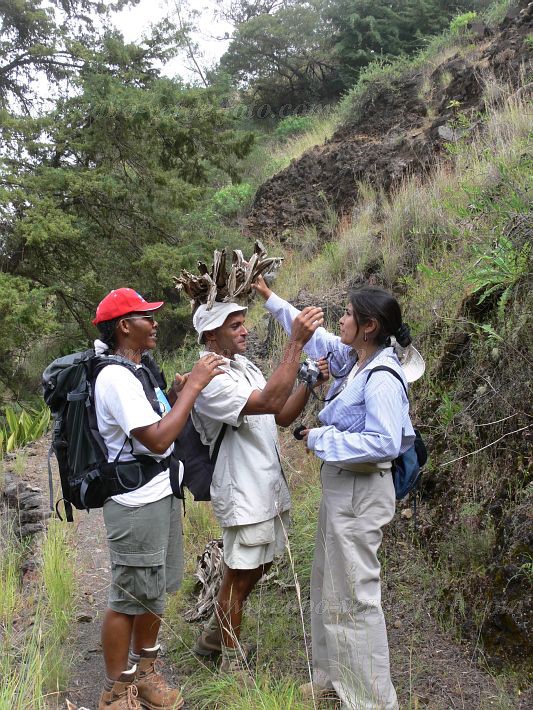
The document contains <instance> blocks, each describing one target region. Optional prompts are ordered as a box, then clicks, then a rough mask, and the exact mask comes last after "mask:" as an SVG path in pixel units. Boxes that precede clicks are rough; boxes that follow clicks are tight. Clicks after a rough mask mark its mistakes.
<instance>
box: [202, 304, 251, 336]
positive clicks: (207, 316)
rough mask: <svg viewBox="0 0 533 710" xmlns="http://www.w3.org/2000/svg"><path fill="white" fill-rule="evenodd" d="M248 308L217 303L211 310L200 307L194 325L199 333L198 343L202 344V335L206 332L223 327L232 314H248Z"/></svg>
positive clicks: (204, 306)
mask: <svg viewBox="0 0 533 710" xmlns="http://www.w3.org/2000/svg"><path fill="white" fill-rule="evenodd" d="M247 310H248V308H247V307H246V306H241V305H239V304H238V303H221V302H219V301H215V303H213V306H212V308H210V309H209V310H208V309H207V306H206V305H205V303H204V304H202V305H201V306H198V308H197V309H196V311H195V313H194V315H193V317H192V324H193V326H194V329H195V330H196V332H197V333H198V343H201V342H202V335H203V334H204V332H205V331H206V330H215V328H220V326H221V325H223V323H224V321H225V320H226V318H227V317H228V316H229V315H231V314H232V313H246V311H247Z"/></svg>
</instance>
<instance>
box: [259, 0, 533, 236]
mask: <svg viewBox="0 0 533 710" xmlns="http://www.w3.org/2000/svg"><path fill="white" fill-rule="evenodd" d="M516 13H517V11H513V13H512V14H511V15H510V16H509V17H508V18H507V19H506V20H505V21H504V23H503V24H502V26H501V28H500V29H499V30H498V31H497V32H496V33H492V32H491V31H490V30H489V29H488V28H487V27H485V26H483V25H476V26H475V27H474V30H475V37H476V40H475V44H474V49H473V50H472V49H469V50H468V51H466V50H465V51H464V52H460V53H456V54H454V55H453V56H452V57H448V58H447V59H445V60H443V61H442V62H441V63H440V64H439V65H438V66H436V67H435V68H434V69H433V70H432V71H430V73H429V74H428V70H427V67H426V68H424V69H420V70H411V71H408V72H407V73H406V74H405V75H403V76H402V77H401V78H398V79H394V80H392V81H391V82H388V81H385V82H384V83H382V84H381V85H380V84H379V83H378V84H373V85H372V87H371V89H370V90H368V91H367V92H366V95H364V96H363V97H362V99H361V101H360V103H359V105H358V107H357V109H356V112H355V113H354V115H353V117H352V119H351V120H350V121H349V124H348V125H345V126H342V127H341V128H340V129H339V130H338V131H337V132H336V133H335V134H334V135H333V137H332V138H331V139H330V140H329V141H327V142H326V143H325V145H321V146H316V147H315V148H313V149H311V150H309V151H307V152H306V153H305V154H304V155H302V157H301V158H299V159H298V160H294V161H293V162H292V163H291V165H290V166H289V167H288V168H286V169H285V170H283V171H282V172H280V173H278V174H277V175H274V177H272V178H271V179H270V180H268V181H267V182H265V183H264V184H263V185H261V187H260V188H259V190H258V191H257V194H256V197H255V200H254V203H253V205H252V209H251V212H250V215H249V218H248V221H247V231H248V233H249V234H250V235H251V236H254V237H256V236H257V237H260V238H263V237H264V236H265V235H266V234H270V235H272V236H276V237H278V238H281V239H282V240H283V239H284V237H286V236H287V235H288V234H290V233H291V232H294V231H297V230H299V229H301V228H302V227H304V226H305V225H309V224H312V225H316V226H318V227H319V228H320V227H321V226H322V225H323V223H324V221H325V207H326V206H328V207H329V208H330V209H331V208H333V209H334V210H335V211H336V212H337V213H339V214H345V213H349V212H350V210H351V209H352V208H353V206H354V205H355V204H356V203H357V196H358V187H357V186H358V183H360V182H369V183H371V184H373V185H375V186H377V187H379V188H381V189H383V190H385V191H386V192H390V191H391V190H393V189H394V188H395V187H396V186H398V185H399V184H400V182H401V181H402V180H403V179H404V178H405V177H406V176H408V175H419V174H425V173H428V172H429V171H431V170H432V168H433V166H434V165H435V161H436V159H437V157H438V156H439V155H441V153H442V149H443V146H444V144H445V143H449V142H453V141H454V140H457V138H458V137H459V133H458V132H457V130H456V128H455V127H454V126H455V125H456V119H457V112H458V111H460V112H461V113H463V114H467V115H471V116H474V115H475V114H476V112H478V111H482V110H483V108H484V101H485V99H484V91H483V89H484V83H485V81H486V80H490V79H491V77H496V78H497V79H498V80H500V81H505V82H508V83H510V84H511V86H513V85H515V86H516V85H517V84H518V82H519V80H520V77H521V74H522V72H523V70H524V67H525V66H527V65H528V64H529V63H530V61H531V46H530V44H529V43H528V41H527V40H526V38H527V37H528V35H530V33H531V32H532V30H533V3H530V4H529V5H528V6H527V7H526V8H525V9H524V10H523V11H522V14H520V15H518V16H514V15H515V14H516ZM471 127H472V128H473V127H474V126H473V125H471Z"/></svg>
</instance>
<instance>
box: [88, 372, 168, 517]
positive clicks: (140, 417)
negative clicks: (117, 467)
mask: <svg viewBox="0 0 533 710" xmlns="http://www.w3.org/2000/svg"><path fill="white" fill-rule="evenodd" d="M94 397H95V407H96V420H97V423H98V431H99V432H100V434H101V435H102V438H103V440H104V442H105V445H106V447H107V452H108V456H107V460H108V461H114V460H115V458H116V456H117V454H118V452H119V451H120V449H121V448H122V445H123V444H124V440H125V439H126V436H131V432H132V430H133V429H137V428H138V427H144V426H148V425H149V424H154V423H155V422H157V421H159V419H160V418H161V417H160V416H158V415H157V414H156V413H155V411H154V410H153V409H152V406H151V404H150V402H149V401H148V400H147V399H146V395H145V394H144V390H143V387H142V384H141V383H140V381H139V380H138V379H137V378H136V377H135V375H134V374H133V373H132V372H130V371H129V370H128V369H127V368H126V367H123V366H122V365H108V366H107V367H105V368H104V369H103V370H102V371H101V373H100V374H99V375H98V377H97V378H96V385H95V390H94ZM131 441H132V443H133V453H134V454H144V455H146V456H151V457H152V458H154V459H155V460H156V461H161V460H162V459H164V458H166V457H167V456H169V455H170V453H171V452H172V449H173V445H172V446H170V447H169V448H168V449H167V450H166V451H165V453H164V454H163V455H158V454H154V453H152V452H151V451H150V450H149V449H147V448H146V447H145V446H143V445H142V444H141V442H140V441H137V439H135V437H131ZM132 460H133V456H132V450H131V445H130V442H129V441H127V442H126V444H125V446H124V448H123V449H122V453H121V454H120V461H132ZM171 494H172V489H171V487H170V479H169V471H168V469H167V470H166V471H163V472H162V473H159V474H157V476H155V477H154V478H152V480H151V481H149V482H148V483H146V484H145V485H144V486H142V487H141V488H139V489H138V490H136V491H132V492H131V493H122V494H120V495H116V496H113V500H114V501H116V502H117V503H120V504H121V505H126V506H128V507H136V506H140V505H146V503H154V502H155V501H157V500H160V499H161V498H165V497H166V496H168V495H171Z"/></svg>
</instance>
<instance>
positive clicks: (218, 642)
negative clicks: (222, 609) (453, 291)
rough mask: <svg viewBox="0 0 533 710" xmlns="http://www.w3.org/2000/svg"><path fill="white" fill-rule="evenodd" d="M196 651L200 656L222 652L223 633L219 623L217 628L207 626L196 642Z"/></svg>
mask: <svg viewBox="0 0 533 710" xmlns="http://www.w3.org/2000/svg"><path fill="white" fill-rule="evenodd" d="M192 650H193V651H194V653H196V654H197V655H198V656H212V655H214V654H215V653H222V634H221V632H220V627H219V626H218V624H217V627H216V629H213V628H211V627H210V626H206V627H205V628H204V629H203V630H202V632H201V634H200V635H199V636H198V637H197V639H196V641H195V642H194V646H193V649H192Z"/></svg>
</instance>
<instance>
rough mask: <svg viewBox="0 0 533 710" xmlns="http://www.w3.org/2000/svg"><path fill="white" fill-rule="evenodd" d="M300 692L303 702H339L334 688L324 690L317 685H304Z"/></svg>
mask: <svg viewBox="0 0 533 710" xmlns="http://www.w3.org/2000/svg"><path fill="white" fill-rule="evenodd" d="M298 690H299V691H300V697H301V698H302V699H303V700H312V699H313V697H314V699H315V700H338V699H339V696H338V695H337V693H336V692H335V690H334V689H333V688H324V686H322V685H317V684H316V683H304V684H303V685H301V686H300V687H299V688H298Z"/></svg>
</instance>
